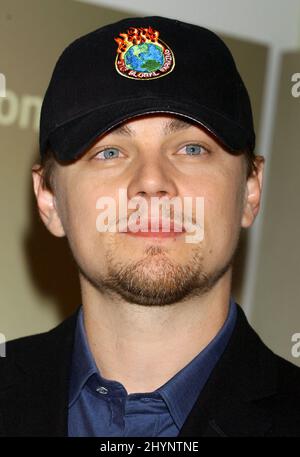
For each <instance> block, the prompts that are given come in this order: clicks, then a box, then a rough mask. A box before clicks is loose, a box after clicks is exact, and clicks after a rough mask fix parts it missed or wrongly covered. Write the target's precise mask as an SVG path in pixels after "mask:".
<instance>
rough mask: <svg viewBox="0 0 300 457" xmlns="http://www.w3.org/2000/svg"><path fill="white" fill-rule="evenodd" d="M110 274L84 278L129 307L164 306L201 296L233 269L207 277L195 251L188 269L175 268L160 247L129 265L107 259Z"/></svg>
mask: <svg viewBox="0 0 300 457" xmlns="http://www.w3.org/2000/svg"><path fill="white" fill-rule="evenodd" d="M106 260H107V265H108V273H107V275H106V276H105V277H95V276H94V277H93V278H92V277H90V276H89V275H87V274H86V273H85V272H84V271H82V270H81V269H80V272H81V274H82V275H83V276H84V277H85V278H86V279H87V280H88V281H89V282H90V283H91V284H92V285H93V286H94V287H95V288H96V289H98V290H99V291H102V292H106V293H107V294H108V295H111V296H112V297H116V296H117V297H119V298H120V297H121V298H122V299H123V300H124V301H126V302H128V303H134V304H138V305H145V306H164V305H171V304H174V303H177V302H184V301H185V300H187V299H189V298H191V297H195V296H201V295H203V294H205V293H206V292H208V291H209V290H210V289H211V288H212V287H213V286H214V285H215V284H216V282H217V281H218V280H219V279H220V278H221V277H222V276H223V275H224V274H225V273H226V271H227V270H228V269H229V268H230V266H231V261H232V258H231V259H230V261H228V262H227V263H226V264H225V265H224V266H223V267H222V268H220V269H218V270H217V271H215V272H214V273H211V274H208V273H207V272H205V270H204V269H203V257H202V254H201V253H199V251H195V252H194V254H193V256H192V257H191V261H190V262H189V264H187V265H180V264H176V263H175V262H173V261H172V260H170V258H169V257H168V256H167V255H166V254H165V251H164V248H163V247H161V246H150V247H149V248H148V249H147V250H146V256H145V257H143V258H142V259H141V260H139V261H137V262H132V263H127V264H126V265H124V264H122V263H120V262H118V261H116V259H115V258H114V257H113V256H112V255H111V253H108V254H107V255H106Z"/></svg>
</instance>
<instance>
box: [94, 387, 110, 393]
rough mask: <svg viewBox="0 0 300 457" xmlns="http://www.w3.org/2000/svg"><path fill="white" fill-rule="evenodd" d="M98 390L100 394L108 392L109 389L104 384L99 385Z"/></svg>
mask: <svg viewBox="0 0 300 457" xmlns="http://www.w3.org/2000/svg"><path fill="white" fill-rule="evenodd" d="M96 391H97V392H98V393H99V394H103V395H106V394H108V389H106V387H103V386H100V387H97V389H96Z"/></svg>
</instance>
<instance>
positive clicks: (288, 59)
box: [253, 52, 300, 365]
mask: <svg viewBox="0 0 300 457" xmlns="http://www.w3.org/2000/svg"><path fill="white" fill-rule="evenodd" d="M294 73H300V53H299V52H298V53H290V54H285V55H284V57H283V60H282V74H281V79H280V81H281V82H280V91H279V99H278V104H277V116H276V124H275V129H274V141H273V150H272V156H271V161H270V165H269V166H270V177H269V183H268V188H267V189H266V192H267V197H266V205H265V215H264V220H263V232H262V244H261V249H260V256H259V261H258V265H257V268H258V273H257V278H258V282H257V285H256V289H255V297H254V298H255V301H254V303H255V307H254V312H253V324H254V326H255V328H256V329H257V330H258V331H259V333H260V334H261V335H262V336H263V339H264V341H265V342H266V343H267V344H268V345H269V346H270V347H271V348H272V349H273V350H274V351H275V352H277V353H279V354H280V355H282V356H283V357H285V358H289V359H290V360H291V361H293V362H294V363H296V364H298V365H300V358H295V357H292V355H291V346H292V343H291V336H292V335H293V334H294V333H300V280H299V273H300V243H299V235H300V229H299V227H300V211H299V196H300V179H299V177H300V129H299V126H300V97H297V98H296V97H293V96H292V93H291V88H292V85H293V83H292V82H291V77H292V75H293V74H294ZM299 93H300V88H299Z"/></svg>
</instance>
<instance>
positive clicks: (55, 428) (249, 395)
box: [0, 306, 300, 437]
mask: <svg viewBox="0 0 300 457" xmlns="http://www.w3.org/2000/svg"><path fill="white" fill-rule="evenodd" d="M77 312H78V311H77ZM77 312H76V313H75V314H74V315H72V316H71V317H69V318H68V319H67V320H65V321H64V322H62V323H61V324H60V325H59V326H58V327H56V328H55V329H53V330H51V331H49V332H46V333H41V334H38V335H34V336H29V337H24V338H19V339H17V340H14V341H11V342H9V343H7V347H6V357H5V358H0V436H67V425H68V385H69V376H70V362H71V355H72V347H73V337H74V331H75V324H76V318H77ZM178 436H181V437H184V436H186V437H202V436H300V368H298V367H296V366H295V365H293V364H291V363H289V362H287V361H286V360H284V359H282V358H281V357H279V356H277V355H275V354H274V353H273V352H272V351H271V350H270V349H268V348H267V347H266V346H265V345H264V343H263V342H262V341H261V339H260V338H259V336H258V335H257V334H256V333H255V331H254V330H253V329H252V328H251V326H250V325H249V323H248V322H247V319H246V317H245V314H244V312H243V311H242V309H241V307H240V306H238V317H237V322H236V326H235V329H234V331H233V334H232V336H231V338H230V341H229V343H228V346H227V347H226V349H225V351H224V353H223V355H222V357H221V358H220V360H219V361H218V363H217V365H216V367H215V368H214V370H213V372H212V374H211V376H210V378H209V380H208V382H207V383H206V385H205V387H204V388H203V390H202V392H201V393H200V395H199V397H198V399H197V401H196V403H195V405H194V407H193V409H192V411H191V412H190V414H189V416H188V417H187V419H186V421H185V423H184V425H183V427H182V429H181V431H180V433H179V435H178Z"/></svg>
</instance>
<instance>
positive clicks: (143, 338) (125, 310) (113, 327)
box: [80, 269, 231, 393]
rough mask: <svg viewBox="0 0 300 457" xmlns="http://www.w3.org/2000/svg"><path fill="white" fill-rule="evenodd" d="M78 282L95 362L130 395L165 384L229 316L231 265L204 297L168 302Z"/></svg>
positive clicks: (82, 280)
mask: <svg viewBox="0 0 300 457" xmlns="http://www.w3.org/2000/svg"><path fill="white" fill-rule="evenodd" d="M80 281H81V290H82V303H83V316H84V325H85V329H86V333H87V339H88V343H89V346H90V349H91V352H92V355H93V357H94V359H95V362H96V365H97V367H98V369H99V370H100V373H101V375H102V376H103V377H104V378H106V379H113V380H116V381H118V382H121V383H122V384H123V385H124V387H125V389H126V390H127V392H128V393H132V392H136V393H137V392H152V391H153V390H155V389H157V388H158V387H160V386H161V385H163V384H164V383H165V382H167V381H168V380H169V379H170V378H171V377H172V376H174V375H175V374H176V373H177V372H178V371H179V370H181V369H182V368H183V367H185V366H186V365H187V364H188V363H189V362H190V361H191V360H192V359H193V358H194V357H195V356H196V355H197V354H198V353H199V352H200V351H202V350H203V349H204V348H205V347H206V346H207V345H208V344H209V343H210V341H211V340H212V339H213V338H214V337H215V336H216V334H217V333H218V331H219V330H220V329H221V327H222V326H223V324H224V322H225V320H226V317H227V314H228V309H229V300H230V286H231V269H229V270H228V271H227V272H226V273H225V274H224V275H223V276H222V277H221V278H220V279H219V281H218V283H217V284H216V285H215V287H214V288H213V289H211V290H210V291H208V292H207V293H205V294H204V295H202V296H199V297H193V298H192V299H191V300H187V301H185V302H180V303H175V304H172V305H166V306H149V307H148V306H141V305H136V304H131V303H127V302H124V301H122V300H120V299H112V298H111V296H110V297H108V296H107V295H105V294H104V293H100V292H99V290H96V289H95V288H93V286H92V285H90V284H89V283H88V282H87V281H86V280H84V278H82V277H81V278H80Z"/></svg>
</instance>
